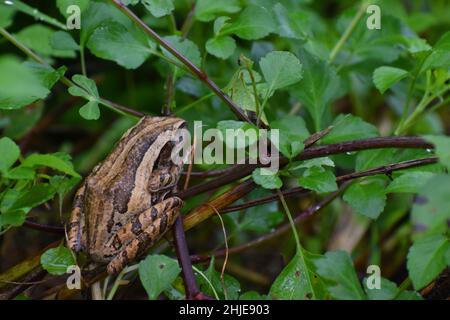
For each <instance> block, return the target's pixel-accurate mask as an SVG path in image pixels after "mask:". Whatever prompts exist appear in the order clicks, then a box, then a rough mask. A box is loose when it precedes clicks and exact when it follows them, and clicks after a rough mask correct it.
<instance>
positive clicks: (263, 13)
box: [0, 0, 450, 299]
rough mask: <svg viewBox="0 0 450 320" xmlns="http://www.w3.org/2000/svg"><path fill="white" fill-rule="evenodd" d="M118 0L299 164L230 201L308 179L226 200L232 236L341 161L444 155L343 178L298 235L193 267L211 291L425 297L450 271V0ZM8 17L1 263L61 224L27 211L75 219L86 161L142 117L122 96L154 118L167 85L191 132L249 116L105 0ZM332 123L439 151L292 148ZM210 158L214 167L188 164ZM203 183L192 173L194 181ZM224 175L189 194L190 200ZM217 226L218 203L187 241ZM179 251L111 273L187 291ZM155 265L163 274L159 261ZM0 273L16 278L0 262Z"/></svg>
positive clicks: (234, 241)
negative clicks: (375, 23)
mask: <svg viewBox="0 0 450 320" xmlns="http://www.w3.org/2000/svg"><path fill="white" fill-rule="evenodd" d="M123 2H124V3H125V4H126V5H128V7H129V8H130V9H131V10H133V11H134V12H135V13H136V14H137V15H138V16H139V17H140V18H141V19H142V20H143V21H144V22H145V23H146V24H147V25H148V26H150V27H151V28H152V29H153V30H155V31H156V32H157V33H158V34H159V35H160V36H161V37H162V38H163V39H164V40H165V41H167V42H168V43H170V44H171V45H172V46H173V47H174V48H176V49H177V50H178V51H179V52H181V53H182V54H183V55H184V56H185V57H187V58H188V59H189V60H190V61H191V62H192V63H193V64H194V65H196V66H197V67H199V68H200V69H201V70H204V71H205V72H206V74H207V75H208V76H209V77H210V79H212V80H213V81H214V82H215V83H217V84H218V85H219V87H221V88H222V89H223V91H224V92H225V93H226V94H228V95H229V96H230V97H231V99H232V100H233V101H234V103H235V104H236V105H237V106H239V107H240V108H242V109H243V110H245V111H246V112H247V113H248V114H249V115H251V116H252V117H254V118H255V122H257V123H259V122H263V123H265V124H267V125H268V126H269V127H270V128H276V129H279V130H280V133H281V136H280V151H281V152H282V154H283V155H284V156H286V157H287V158H288V159H290V160H291V161H290V162H289V164H288V165H287V166H286V167H284V168H283V170H281V171H280V172H278V173H276V174H273V175H261V170H264V169H257V170H255V171H254V172H253V174H252V178H253V180H254V181H255V183H256V184H257V185H258V188H257V189H256V190H255V191H254V192H252V193H251V194H250V195H249V196H247V197H246V198H244V199H242V200H240V201H242V202H243V201H248V200H252V199H257V198H260V197H262V196H265V195H268V194H271V192H274V191H270V190H276V189H279V188H292V187H299V186H301V187H303V188H305V189H307V190H310V191H312V192H311V193H308V194H307V195H306V196H302V197H294V198H289V200H287V201H288V203H284V202H283V201H282V202H280V203H276V202H275V203H269V204H263V205H259V206H256V207H252V208H249V209H246V210H242V211H239V212H234V213H231V214H227V215H224V216H223V219H224V222H225V229H226V234H227V237H228V239H227V243H228V245H229V246H235V245H239V244H242V243H245V242H248V241H250V240H251V239H254V238H257V237H259V236H261V235H264V234H268V233H270V232H271V231H272V230H273V229H274V228H276V227H277V226H280V225H281V224H285V223H289V217H290V215H291V213H292V215H296V214H297V213H300V212H302V210H304V209H306V208H308V207H310V206H313V205H314V204H315V203H318V202H319V201H320V200H322V199H324V197H327V196H329V195H330V194H332V193H333V192H336V191H337V190H338V188H339V185H338V183H337V181H336V177H337V176H340V175H343V174H345V173H349V172H354V171H355V172H360V171H365V170H369V169H371V168H375V167H380V166H385V165H388V164H395V163H398V162H401V161H407V160H413V159H422V158H426V157H430V156H432V155H433V154H435V155H436V156H437V157H438V158H439V163H436V164H429V165H425V166H419V167H415V168H410V169H405V170H400V171H394V172H392V173H390V174H386V175H384V174H378V175H373V176H369V177H363V178H359V179H355V180H353V181H352V183H351V184H350V185H349V186H348V188H346V189H345V190H340V192H341V191H342V194H340V195H339V196H338V195H336V197H335V199H334V200H333V201H331V203H330V204H328V205H327V206H326V207H325V208H324V209H322V210H321V211H320V213H319V214H317V215H315V216H314V217H311V218H309V219H307V220H305V221H304V222H303V223H302V224H300V225H298V227H297V228H296V232H294V233H292V232H291V233H285V234H284V235H283V236H282V237H277V238H275V239H273V240H271V241H268V242H266V243H265V244H264V245H261V246H258V247H254V248H251V249H249V250H246V251H244V252H243V253H240V254H238V255H232V256H230V259H229V261H228V267H227V269H226V273H227V274H226V275H225V276H224V277H223V279H222V277H221V272H220V270H221V266H222V263H223V259H216V260H214V259H213V260H212V261H211V263H210V264H209V266H208V265H205V264H198V265H196V266H195V270H196V276H197V281H198V283H199V285H200V289H201V290H202V291H203V292H205V293H206V294H208V295H210V296H213V297H216V298H220V299H239V298H240V299H266V298H267V299H422V298H423V297H425V298H426V297H427V296H426V294H427V291H426V290H423V289H424V288H425V287H427V286H428V285H429V284H430V283H433V281H435V280H436V279H437V278H438V277H439V275H440V274H442V273H443V272H447V274H448V266H449V264H450V242H449V238H448V236H449V233H448V225H449V220H450V177H449V175H448V170H449V169H450V138H449V137H448V133H449V132H450V117H449V115H450V113H449V111H448V110H449V90H450V32H448V30H449V24H450V20H449V19H448V17H449V16H450V3H448V1H445V0H442V1H440V0H435V1H422V0H413V1H387V0H386V1H384V0H379V1H372V2H370V3H369V2H366V1H308V0H302V1H297V0H215V1H210V0H197V1H194V0H142V1H139V0H128V1H123ZM194 3H195V7H193V5H194ZM73 4H76V5H78V6H79V8H80V9H81V29H80V30H68V28H67V27H66V24H65V19H66V18H67V17H68V16H69V15H70V14H68V13H67V11H66V9H67V7H68V6H70V5H73ZM368 4H376V5H377V6H379V8H381V29H379V30H377V29H375V30H371V29H369V28H368V27H367V24H366V22H367V20H368V19H371V13H367V12H366V8H367V5H368ZM192 8H195V9H194V10H192ZM0 28H1V29H0V31H1V32H0V33H1V34H2V35H3V37H2V38H0V50H1V51H0V130H1V133H2V138H1V139H0V154H1V157H0V232H1V234H2V235H1V236H0V237H1V238H0V247H1V249H2V250H1V255H2V257H1V259H0V268H1V270H2V271H6V270H8V269H9V268H11V267H12V266H13V265H15V264H17V263H19V262H21V261H24V260H26V259H28V258H29V257H31V256H33V255H35V254H38V253H39V252H41V250H42V249H43V248H44V247H45V246H46V245H48V244H49V243H50V242H52V241H55V240H58V239H60V238H59V237H57V236H52V235H46V234H45V233H37V232H36V231H32V230H30V229H26V228H24V227H23V226H22V225H23V224H24V222H25V220H26V217H27V216H28V217H29V218H30V217H34V218H36V219H37V220H38V221H40V222H42V223H46V224H50V225H61V224H62V223H63V221H66V220H67V219H68V216H69V211H70V202H71V199H72V197H73V193H74V191H75V187H76V185H77V184H78V183H79V182H80V181H81V179H82V176H85V175H87V174H88V173H89V171H90V170H91V169H92V168H93V167H94V166H95V165H96V164H97V163H98V162H99V161H101V160H102V159H103V158H104V156H105V155H106V154H107V153H108V152H109V151H110V150H111V148H112V147H113V145H114V142H115V141H117V140H118V139H119V138H120V136H121V135H122V133H123V132H125V130H126V129H127V128H129V127H130V126H132V125H133V124H134V123H136V121H137V117H136V116H133V115H132V114H130V113H129V112H127V110H125V111H124V109H120V107H119V108H118V107H117V104H120V105H123V106H127V107H128V108H129V109H132V110H135V111H139V112H143V113H146V114H150V115H160V114H161V110H162V108H163V106H164V105H165V104H167V90H168V88H170V87H171V86H172V85H173V87H174V91H173V97H172V99H170V101H169V104H170V108H171V110H172V112H173V113H174V114H175V115H176V116H179V117H182V118H184V119H186V120H187V121H188V123H189V126H190V128H191V129H192V126H193V122H194V121H195V120H201V121H203V124H204V125H205V127H207V128H216V127H217V128H219V129H221V130H225V129H226V128H244V129H247V128H249V127H253V125H249V124H245V123H243V122H241V121H240V120H239V119H236V118H235V116H234V115H233V113H232V112H231V111H230V110H229V108H228V106H227V105H226V104H224V103H223V102H222V101H221V100H220V99H219V97H217V96H215V95H214V94H213V93H211V91H209V90H208V88H207V87H206V86H205V85H204V84H203V83H202V82H201V81H200V80H199V79H197V78H196V77H195V76H192V75H191V74H190V73H189V70H187V69H186V67H185V66H183V65H182V63H180V61H178V60H177V58H176V57H174V56H173V55H172V54H171V53H170V52H168V51H167V50H166V49H164V48H162V47H161V45H160V43H157V42H155V41H154V39H152V38H151V37H149V35H148V34H146V33H145V32H144V30H143V29H142V28H140V27H139V26H138V25H136V24H135V23H133V21H132V20H131V19H129V17H127V16H126V15H124V14H123V13H122V12H120V11H119V10H118V9H117V8H115V7H114V6H113V5H112V1H107V0H104V1H101V0H97V1H94V0H57V1H45V2H43V1H27V2H26V4H25V2H22V1H16V0H14V1H13V0H11V1H3V2H0ZM18 48H22V52H21V51H20V50H18ZM36 55H37V56H36ZM169 74H170V75H171V77H168V75H169ZM167 79H169V81H168V80H167ZM330 126H332V130H331V132H330V133H328V134H327V135H326V136H325V137H323V138H322V139H321V140H320V141H319V142H318V143H317V144H319V145H327V144H335V143H341V142H345V141H352V140H359V139H366V138H372V137H377V136H422V137H424V138H425V139H426V140H427V141H429V142H431V143H432V144H433V145H434V146H435V149H434V150H432V149H425V150H424V149H402V148H391V149H374V150H363V151H359V152H350V153H346V154H341V155H335V156H330V157H325V158H318V159H312V160H306V161H296V160H295V159H294V158H295V157H296V156H297V155H299V154H300V153H301V152H302V150H303V149H304V148H305V145H304V144H303V141H304V140H305V139H306V138H307V137H308V136H309V135H311V134H313V133H315V132H318V131H320V130H323V129H326V128H328V127H330ZM217 168H222V166H217V165H216V166H214V165H197V166H195V168H194V169H195V170H196V171H200V170H203V171H206V170H213V169H217ZM202 181H204V179H203V180H202V179H201V178H195V177H194V178H193V181H192V183H198V182H202ZM225 190H226V187H223V188H221V189H219V190H218V191H216V192H210V193H209V194H203V195H200V196H196V197H193V198H190V199H188V200H187V203H186V206H185V212H188V210H190V209H192V208H195V207H196V206H198V205H199V204H201V203H202V202H204V201H206V200H207V199H209V198H210V197H214V196H216V195H218V194H220V193H222V192H224V191H225ZM223 238H224V235H223V232H222V228H221V224H220V220H219V219H217V218H212V219H209V220H208V221H206V222H204V223H202V224H201V225H199V226H197V227H196V228H194V229H193V230H192V231H189V232H188V240H189V247H190V250H191V252H193V253H201V252H211V251H213V250H214V249H217V248H221V247H223V246H224V241H223ZM174 259H175V255H174V252H173V250H172V249H171V248H169V247H166V248H165V250H164V251H163V252H158V254H154V253H150V255H149V256H147V257H146V258H145V260H142V261H141V262H140V263H139V265H138V266H131V267H129V268H128V269H126V270H125V273H123V274H121V275H120V277H131V278H132V277H134V276H136V275H137V274H138V275H139V277H140V279H141V282H142V284H140V283H137V284H136V283H134V284H133V286H132V290H131V291H132V294H130V296H131V297H133V298H146V297H147V295H148V297H149V298H151V299H156V298H158V297H159V296H162V297H165V298H169V299H181V298H183V297H184V288H183V284H182V280H181V277H180V276H179V273H180V268H179V267H178V265H177V262H176V260H174ZM40 262H41V264H42V267H43V268H44V269H45V270H47V271H48V272H49V273H50V274H51V275H54V276H57V275H60V274H62V273H64V269H65V267H66V266H67V265H70V264H72V263H73V256H72V255H71V253H70V251H69V250H68V249H67V248H65V247H64V246H63V245H59V246H58V247H57V248H55V249H50V250H49V251H47V252H46V253H45V254H43V255H42V256H41V257H40ZM161 265H164V268H161V270H159V272H160V274H158V277H156V278H155V270H154V269H155V266H161ZM368 265H378V266H380V268H381V275H382V276H383V278H382V279H381V285H382V286H381V287H382V288H381V289H380V290H371V289H370V288H368V287H367V283H369V282H368V281H367V279H366V278H367V277H370V274H367V273H366V268H367V266H368ZM10 270H14V269H10ZM446 270H447V271H446ZM2 277H6V278H5V279H6V280H8V279H9V278H8V277H9V275H8V273H7V272H5V273H4V274H2V275H0V278H2ZM19 278H20V277H19ZM2 279H3V278H2ZM163 280H165V281H163ZM111 283H112V282H111ZM118 283H119V282H118V280H117V281H116V282H114V283H113V285H112V286H111V287H108V286H106V287H107V288H108V292H109V294H108V295H105V297H108V298H113V297H114V296H115V293H116V291H117V290H119V291H120V289H121V288H119V287H118ZM1 290H5V288H2V287H0V292H1ZM144 290H145V291H144ZM145 292H146V293H147V295H146V294H145ZM29 297H30V298H37V297H35V296H33V295H30V296H29ZM441 298H445V297H441Z"/></svg>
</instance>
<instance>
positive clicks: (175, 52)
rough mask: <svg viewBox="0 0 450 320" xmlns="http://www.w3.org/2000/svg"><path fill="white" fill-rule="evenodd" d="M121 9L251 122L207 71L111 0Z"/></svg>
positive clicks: (118, 2) (116, 1) (235, 110)
mask: <svg viewBox="0 0 450 320" xmlns="http://www.w3.org/2000/svg"><path fill="white" fill-rule="evenodd" d="M110 1H111V2H112V3H113V4H114V5H115V6H116V7H117V8H118V9H119V10H120V11H122V12H123V13H124V14H125V15H126V16H127V17H129V18H130V19H131V20H132V21H133V22H134V23H135V24H136V25H137V26H139V27H140V28H142V30H143V31H145V33H147V34H148V35H149V36H150V37H151V38H152V39H153V40H155V41H156V42H157V43H158V44H159V45H160V46H161V47H163V48H164V49H166V50H167V51H169V52H170V53H171V54H172V55H173V56H175V57H176V58H177V59H178V60H179V61H180V62H181V63H183V64H184V65H185V66H186V67H187V68H188V70H189V71H190V72H191V73H192V74H193V75H194V76H196V77H197V78H198V79H199V80H200V81H202V82H203V83H205V84H206V85H207V86H208V87H209V88H210V89H211V90H212V91H213V92H214V93H215V94H216V95H217V96H218V97H219V98H220V99H221V100H222V101H223V102H225V104H227V105H228V106H229V107H230V109H231V111H232V112H233V113H234V114H235V115H236V116H237V117H238V118H239V119H241V120H243V121H247V122H250V123H251V120H250V118H248V116H247V115H246V114H245V113H244V112H243V111H242V109H241V108H239V107H238V106H237V105H236V104H235V103H234V102H233V100H231V98H230V97H229V96H228V95H227V94H225V92H223V91H222V89H220V87H219V86H218V85H217V84H216V83H215V82H214V81H212V80H211V79H210V78H209V77H208V75H207V74H206V73H204V72H203V71H202V70H201V69H200V68H199V67H197V66H196V65H195V64H194V63H193V62H192V61H190V60H189V59H188V58H186V57H185V56H184V55H183V54H182V53H181V52H179V51H178V50H177V49H175V47H173V46H172V45H171V44H170V43H169V42H167V41H166V40H164V39H163V38H162V37H161V36H160V35H159V34H158V33H156V32H155V31H154V30H153V29H152V28H150V27H149V26H147V25H146V24H145V22H144V21H142V20H141V19H140V18H139V17H138V16H137V15H136V14H134V12H133V11H131V10H130V9H129V8H127V6H126V5H124V4H123V3H122V2H121V1H119V0H110Z"/></svg>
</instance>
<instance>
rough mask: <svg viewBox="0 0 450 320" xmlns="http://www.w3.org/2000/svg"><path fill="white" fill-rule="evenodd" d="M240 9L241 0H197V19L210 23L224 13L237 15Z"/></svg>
mask: <svg viewBox="0 0 450 320" xmlns="http://www.w3.org/2000/svg"><path fill="white" fill-rule="evenodd" d="M240 9H241V8H240V5H239V0H214V1H211V0H197V2H196V4H195V18H196V19H197V20H199V21H203V22H208V21H211V20H213V19H214V18H215V17H217V16H218V15H220V14H222V13H235V12H238V11H239V10H240Z"/></svg>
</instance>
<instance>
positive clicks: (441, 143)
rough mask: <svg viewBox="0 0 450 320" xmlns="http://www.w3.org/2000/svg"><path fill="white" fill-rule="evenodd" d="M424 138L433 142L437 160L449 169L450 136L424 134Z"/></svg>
mask: <svg viewBox="0 0 450 320" xmlns="http://www.w3.org/2000/svg"><path fill="white" fill-rule="evenodd" d="M424 138H425V139H426V140H428V141H430V142H431V143H432V144H434V146H435V147H436V155H437V156H438V157H439V162H440V163H442V164H443V165H444V166H446V167H447V169H449V170H450V137H446V136H425V137H424Z"/></svg>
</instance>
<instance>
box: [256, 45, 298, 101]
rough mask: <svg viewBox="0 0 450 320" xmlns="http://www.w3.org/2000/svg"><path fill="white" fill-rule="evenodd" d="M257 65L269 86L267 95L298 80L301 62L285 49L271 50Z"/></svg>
mask: <svg viewBox="0 0 450 320" xmlns="http://www.w3.org/2000/svg"><path fill="white" fill-rule="evenodd" d="M259 66H260V67H261V71H262V73H263V75H264V79H266V82H267V85H268V87H269V93H268V94H269V95H271V93H272V92H273V91H275V90H277V89H280V88H284V87H287V86H290V85H292V84H295V83H297V82H299V81H300V80H301V78H302V64H301V63H300V61H299V60H298V58H297V57H296V56H295V55H293V54H292V53H290V52H287V51H272V52H269V53H268V54H267V55H266V56H265V57H263V58H261V60H260V61H259Z"/></svg>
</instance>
